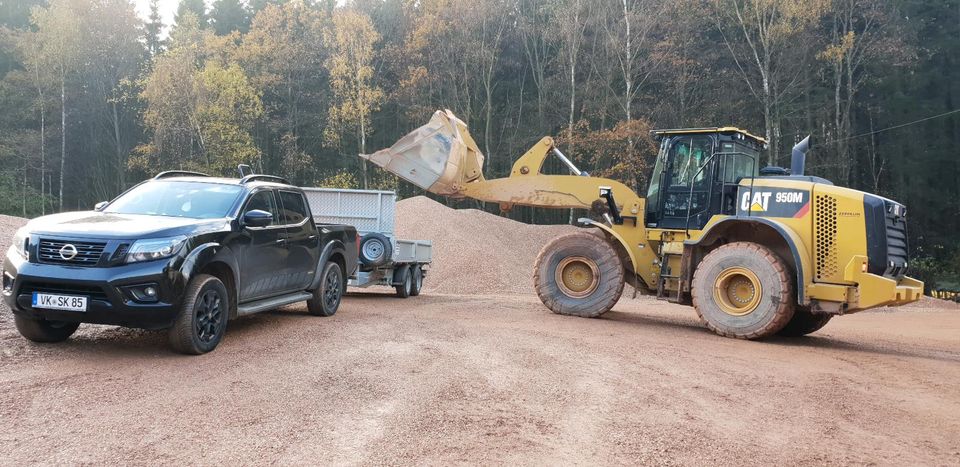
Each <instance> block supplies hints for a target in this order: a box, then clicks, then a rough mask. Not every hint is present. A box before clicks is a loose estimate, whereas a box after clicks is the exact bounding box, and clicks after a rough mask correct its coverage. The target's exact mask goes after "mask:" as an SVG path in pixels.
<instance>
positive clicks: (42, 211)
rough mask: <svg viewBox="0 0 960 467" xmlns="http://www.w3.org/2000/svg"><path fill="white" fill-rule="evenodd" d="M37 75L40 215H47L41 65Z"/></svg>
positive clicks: (44, 122) (45, 149)
mask: <svg viewBox="0 0 960 467" xmlns="http://www.w3.org/2000/svg"><path fill="white" fill-rule="evenodd" d="M35 71H36V73H37V94H38V95H39V96H40V214H41V215H44V214H46V213H47V212H46V209H47V201H46V199H45V196H46V189H45V188H46V187H45V186H44V185H45V184H46V158H47V157H46V154H47V148H46V143H47V139H46V110H45V108H44V107H45V103H44V101H43V85H41V84H40V65H39V64H38V65H36V68H35Z"/></svg>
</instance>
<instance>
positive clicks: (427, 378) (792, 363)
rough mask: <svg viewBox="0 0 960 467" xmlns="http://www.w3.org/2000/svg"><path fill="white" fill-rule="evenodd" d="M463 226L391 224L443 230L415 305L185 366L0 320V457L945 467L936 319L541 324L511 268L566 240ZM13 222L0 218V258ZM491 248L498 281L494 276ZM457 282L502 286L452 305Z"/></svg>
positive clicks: (229, 349) (931, 305) (274, 322)
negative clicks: (46, 336) (747, 326)
mask: <svg viewBox="0 0 960 467" xmlns="http://www.w3.org/2000/svg"><path fill="white" fill-rule="evenodd" d="M420 202H422V201H420ZM431 203H432V202H431ZM408 204H409V203H408ZM434 204H436V203H434ZM421 207H424V206H421ZM425 208H428V209H434V210H435V212H433V214H435V215H441V216H442V215H449V213H445V212H444V211H443V210H444V209H446V208H444V207H443V206H442V205H436V206H433V207H432V208H431V206H430V205H429V204H427V205H426V206H425ZM441 208H442V209H441ZM457 215H461V214H460V213H459V212H458V213H457ZM463 216H464V217H463V218H462V219H459V220H458V222H459V224H458V225H460V226H461V227H462V228H464V229H465V232H467V233H465V234H462V236H460V237H457V235H459V234H457V232H456V229H447V230H444V229H446V227H444V226H443V225H440V224H446V223H444V222H433V224H432V225H431V224H430V223H422V224H420V225H414V226H405V227H402V229H407V230H406V231H404V230H401V232H403V233H405V234H406V233H413V234H418V233H423V234H424V235H410V237H411V238H432V239H434V240H435V242H437V241H438V238H442V239H443V243H442V244H438V245H436V247H437V248H436V258H437V259H438V264H437V265H436V267H435V268H434V270H433V273H434V274H433V275H432V276H431V277H428V280H427V285H428V288H427V292H426V293H425V295H422V296H420V297H417V298H410V299H406V300H401V299H397V298H394V297H393V296H392V295H389V294H386V293H383V294H377V293H365V294H355V295H351V296H348V297H347V298H346V299H345V300H344V302H343V304H342V307H341V309H340V312H339V313H338V314H337V315H336V316H334V317H331V318H316V317H312V316H309V315H307V314H306V310H305V309H304V307H302V306H292V307H287V308H284V309H282V310H278V311H275V312H270V313H266V314H261V315H255V316H251V317H247V318H243V319H240V320H238V321H234V322H231V323H230V325H229V328H228V332H227V336H226V338H225V339H224V341H223V342H222V344H221V345H220V347H218V348H217V350H216V351H214V352H213V353H211V354H207V355H203V356H199V357H187V356H181V355H176V354H173V353H171V352H170V351H169V350H168V348H167V346H166V336H165V334H164V333H162V332H146V331H137V330H129V329H122V328H115V327H110V326H90V325H85V326H82V327H81V329H80V331H78V333H77V334H76V335H75V336H74V338H72V339H71V340H69V341H68V342H65V343H62V344H54V345H38V344H33V343H30V342H27V341H25V340H24V339H22V338H21V337H20V336H19V335H18V334H17V333H16V330H15V329H14V328H13V326H12V323H11V318H10V312H9V310H7V309H6V308H5V307H3V306H2V305H0V420H3V423H2V424H0V446H3V447H4V448H3V449H0V465H21V464H63V463H69V464H78V463H79V464H88V463H95V464H108V463H109V464H117V463H122V464H158V463H171V464H172V463H176V464H224V463H230V464H266V463H273V464H412V463H417V464H450V463H478V464H559V463H563V464H638V463H644V464H652V463H656V464H697V465H702V464H773V463H776V464H825V463H827V464H851V463H853V464H897V465H904V464H909V465H958V464H960V309H958V308H957V306H956V305H955V304H952V303H947V302H942V301H939V300H932V299H928V300H925V301H922V302H920V303H918V304H915V305H911V306H910V307H903V308H899V309H884V310H880V311H881V312H865V313H861V314H857V315H852V316H847V317H842V318H839V319H836V320H834V321H833V322H831V323H830V324H829V325H827V327H826V328H824V329H823V330H822V331H820V332H818V333H816V334H814V335H813V336H810V337H807V338H802V339H791V340H788V339H773V340H768V341H765V342H745V341H738V340H732V339H725V338H721V337H718V336H715V335H714V334H712V333H710V332H709V331H707V330H706V329H704V328H703V326H702V325H701V324H700V323H699V322H698V320H697V317H696V313H695V312H694V311H693V310H692V309H691V308H687V307H681V306H676V305H669V304H665V303H663V302H657V301H654V300H651V299H648V298H640V299H637V300H630V299H623V300H621V302H620V303H619V304H618V305H617V306H616V307H614V309H613V311H611V312H610V313H607V314H606V315H604V317H603V318H601V319H581V318H573V317H564V316H558V315H554V314H551V313H550V312H549V311H548V310H546V309H545V308H544V307H543V305H542V304H540V302H539V301H538V299H537V298H536V296H535V295H530V294H529V293H530V291H531V281H532V280H531V279H530V273H529V270H530V268H531V267H530V265H531V263H532V256H535V255H536V250H538V249H539V248H540V245H542V243H544V242H545V241H547V240H549V238H552V236H553V235H556V234H557V233H558V232H562V231H563V230H565V229H567V228H565V227H554V228H548V229H542V228H535V227H530V228H529V229H527V230H525V231H524V232H523V233H522V235H515V233H514V232H513V230H514V228H515V227H516V226H513V225H511V224H510V223H512V221H509V220H506V219H502V218H498V217H496V216H490V215H488V214H484V213H479V212H477V211H473V214H471V213H470V212H467V213H464V214H463ZM486 216H489V217H486ZM476 217H480V218H481V220H482V222H479V221H478V222H477V223H473V224H471V223H470V222H472V221H471V219H473V220H474V221H475V220H476V219H475V218H476ZM21 222H22V220H20V219H17V218H0V251H6V245H5V243H6V242H8V241H9V238H10V236H11V235H12V232H13V229H14V228H15V226H16V225H19V223H21ZM491 223H493V225H496V226H497V229H494V230H496V232H494V234H483V233H482V230H483V229H481V226H482V225H481V224H485V225H488V226H489V225H491ZM415 224H416V223H415ZM520 225H522V224H520ZM524 227H529V226H524ZM417 229H422V230H417ZM430 229H433V230H432V232H433V234H434V235H427V234H430V233H431V230H430ZM544 230H547V231H551V232H544ZM457 239H462V240H472V241H473V242H472V243H470V242H467V243H463V245H466V246H463V247H460V248H455V247H452V246H450V243H451V242H452V241H453V240H457ZM501 242H503V243H501ZM498 244H499V245H511V244H513V245H519V246H517V250H516V251H514V252H504V251H503V248H502V247H498V246H497V245H498ZM476 250H481V251H480V252H477V251H476ZM491 252H493V253H491ZM458 254H462V255H464V256H463V258H466V261H465V262H464V264H457V262H456V261H454V259H455V258H457V257H458V256H457V255H458ZM503 255H506V256H507V257H511V258H512V257H515V258H516V264H517V266H516V267H514V268H512V269H511V268H504V269H498V268H497V266H496V264H493V263H492V262H491V261H493V260H496V261H508V260H504V259H503V258H502V256H503ZM491 258H492V259H491ZM441 259H442V262H440V260H441ZM509 261H512V260H509ZM510 264H512V263H510ZM520 264H523V268H522V269H520V266H519V265H520ZM478 271H480V272H479V273H478ZM525 271H526V272H525ZM498 274H504V275H506V277H507V279H508V280H504V279H503V278H498V277H497V275H498ZM471 277H472V278H473V279H474V280H477V281H480V282H481V283H482V284H484V288H486V289H489V290H491V291H498V290H500V289H501V288H502V289H504V290H505V291H506V292H507V293H505V294H497V295H493V294H487V295H483V294H482V293H483V290H476V289H474V290H469V288H468V287H467V286H466V285H465V284H468V282H466V281H469V280H470V278H471ZM441 279H446V281H448V282H444V281H442V280H441ZM431 282H433V283H432V284H431ZM450 290H453V291H470V292H472V294H469V295H467V294H464V293H461V292H458V293H457V294H447V293H441V292H442V291H450ZM478 293H480V294H478Z"/></svg>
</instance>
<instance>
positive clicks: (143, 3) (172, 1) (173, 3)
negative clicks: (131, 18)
mask: <svg viewBox="0 0 960 467" xmlns="http://www.w3.org/2000/svg"><path fill="white" fill-rule="evenodd" d="M179 4H180V0H159V1H158V2H157V6H158V7H159V8H160V17H161V18H162V19H163V26H164V30H163V34H161V36H166V35H167V32H169V31H170V25H171V24H173V16H174V14H175V13H176V12H177V5H179ZM133 6H134V7H135V8H136V9H137V14H138V15H140V17H141V18H143V20H144V21H147V17H148V16H150V0H133Z"/></svg>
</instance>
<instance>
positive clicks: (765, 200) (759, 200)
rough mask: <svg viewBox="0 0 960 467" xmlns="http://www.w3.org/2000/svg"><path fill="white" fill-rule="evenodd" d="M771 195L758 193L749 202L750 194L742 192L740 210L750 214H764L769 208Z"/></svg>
mask: <svg viewBox="0 0 960 467" xmlns="http://www.w3.org/2000/svg"><path fill="white" fill-rule="evenodd" d="M772 194H773V193H770V192H762V191H758V192H756V193H754V194H753V199H752V200H751V197H750V192H749V191H747V192H744V193H743V197H742V198H741V199H742V201H740V209H741V210H743V211H750V212H765V211H766V210H767V208H768V207H770V195H772Z"/></svg>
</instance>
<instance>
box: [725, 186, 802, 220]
mask: <svg viewBox="0 0 960 467" xmlns="http://www.w3.org/2000/svg"><path fill="white" fill-rule="evenodd" d="M738 195H739V203H737V215H740V216H763V217H794V218H801V217H803V216H805V215H807V213H808V212H810V192H809V191H805V190H790V189H769V190H763V191H753V190H750V188H747V187H741V188H740V192H739V194H738Z"/></svg>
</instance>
